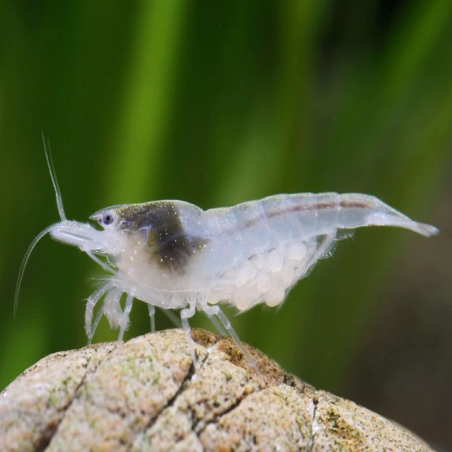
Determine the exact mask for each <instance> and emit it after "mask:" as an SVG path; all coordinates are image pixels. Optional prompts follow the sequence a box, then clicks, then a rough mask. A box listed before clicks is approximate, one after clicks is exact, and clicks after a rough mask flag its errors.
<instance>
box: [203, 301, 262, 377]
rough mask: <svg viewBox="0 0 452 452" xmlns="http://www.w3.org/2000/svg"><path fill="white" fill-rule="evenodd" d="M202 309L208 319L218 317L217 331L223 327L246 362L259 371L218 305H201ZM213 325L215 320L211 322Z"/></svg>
mask: <svg viewBox="0 0 452 452" xmlns="http://www.w3.org/2000/svg"><path fill="white" fill-rule="evenodd" d="M202 309H203V311H204V312H205V313H206V314H207V315H208V317H209V318H210V319H212V320H213V318H214V316H215V317H217V318H218V320H219V322H220V324H221V328H218V327H217V328H218V329H219V331H221V330H222V329H225V330H226V331H227V332H228V334H229V336H230V337H232V339H234V342H235V343H236V344H237V347H238V348H239V350H240V351H241V352H242V354H243V356H244V358H245V359H246V360H247V361H248V363H249V364H250V365H251V366H253V368H254V369H255V370H256V371H257V372H259V368H258V367H257V365H256V362H255V361H254V359H253V357H252V356H251V354H250V353H249V351H248V350H247V349H246V348H245V347H244V345H243V343H242V341H241V340H240V339H239V336H238V334H237V333H236V332H235V331H234V328H232V325H231V322H230V321H229V319H228V318H227V317H226V315H225V314H224V312H223V311H222V310H221V309H220V307H219V306H218V305H215V306H208V305H206V306H203V307H202ZM213 323H214V325H215V326H217V325H216V322H213Z"/></svg>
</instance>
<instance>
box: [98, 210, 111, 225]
mask: <svg viewBox="0 0 452 452" xmlns="http://www.w3.org/2000/svg"><path fill="white" fill-rule="evenodd" d="M114 221H115V217H114V215H113V213H112V212H110V211H107V212H104V213H103V215H102V219H101V221H100V223H101V224H102V225H104V226H108V225H109V224H112V223H113V222H114Z"/></svg>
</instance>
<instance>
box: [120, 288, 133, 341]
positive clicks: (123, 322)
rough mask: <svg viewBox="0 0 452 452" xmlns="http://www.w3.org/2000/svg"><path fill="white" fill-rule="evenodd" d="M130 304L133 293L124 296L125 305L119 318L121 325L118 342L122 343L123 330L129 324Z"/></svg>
mask: <svg viewBox="0 0 452 452" xmlns="http://www.w3.org/2000/svg"><path fill="white" fill-rule="evenodd" d="M132 304H133V295H129V294H127V297H126V306H125V308H124V313H123V314H122V320H121V326H120V329H119V337H118V342H119V343H120V344H122V340H123V338H124V332H125V330H126V329H127V327H128V326H129V315H130V311H131V310H132Z"/></svg>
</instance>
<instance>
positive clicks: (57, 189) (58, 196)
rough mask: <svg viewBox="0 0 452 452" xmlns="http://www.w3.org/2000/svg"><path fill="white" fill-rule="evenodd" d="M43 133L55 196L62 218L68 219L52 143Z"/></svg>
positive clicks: (63, 219)
mask: <svg viewBox="0 0 452 452" xmlns="http://www.w3.org/2000/svg"><path fill="white" fill-rule="evenodd" d="M41 133H42V142H43V143H44V151H45V154H46V160H47V166H48V168H49V173H50V177H51V179H52V184H53V188H54V189H55V198H56V203H57V208H58V213H59V214H60V218H61V220H62V221H65V220H67V217H66V213H65V212H64V206H63V198H62V196H61V190H60V186H59V185H58V179H57V177H56V172H55V167H54V165H53V158H52V150H51V149H50V143H49V142H47V143H46V139H45V136H44V132H41Z"/></svg>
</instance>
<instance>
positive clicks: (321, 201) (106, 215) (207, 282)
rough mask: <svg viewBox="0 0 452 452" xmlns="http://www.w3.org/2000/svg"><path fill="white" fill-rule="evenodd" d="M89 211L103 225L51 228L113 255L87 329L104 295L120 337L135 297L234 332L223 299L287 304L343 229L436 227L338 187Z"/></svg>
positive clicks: (94, 252)
mask: <svg viewBox="0 0 452 452" xmlns="http://www.w3.org/2000/svg"><path fill="white" fill-rule="evenodd" d="M91 219H93V220H97V221H98V222H99V224H100V225H101V226H102V227H103V228H104V229H103V230H97V229H95V228H94V227H92V226H90V225H88V224H83V223H78V222H76V221H69V220H63V221H62V222H60V223H57V224H56V225H54V227H53V228H52V229H51V230H50V235H51V236H52V237H53V238H54V239H56V240H59V241H61V242H63V243H67V244H70V245H73V246H77V247H79V248H80V249H81V250H82V251H85V252H87V253H88V254H90V256H91V257H93V258H96V256H99V257H102V256H104V257H106V258H107V261H106V262H105V261H104V260H99V262H100V263H101V264H103V265H104V266H105V267H106V268H107V270H109V271H110V272H111V273H112V275H111V276H109V277H107V278H106V282H105V283H104V284H103V286H101V287H100V289H98V290H97V291H96V292H95V294H93V295H92V296H91V297H90V299H89V300H88V307H87V317H86V329H87V333H88V335H89V337H90V338H91V337H92V335H93V333H94V328H95V326H96V325H97V322H98V321H99V317H98V319H97V320H96V321H95V323H94V328H93V325H92V314H93V308H94V305H95V304H96V302H97V301H98V300H99V299H100V298H101V297H102V296H103V295H104V294H105V300H104V306H103V308H102V309H101V311H100V315H102V313H104V314H105V315H106V316H107V318H108V319H109V320H110V323H111V325H112V326H117V327H120V329H121V337H122V334H123V331H124V329H125V328H126V327H127V323H128V312H130V309H131V303H132V299H133V298H137V299H140V300H142V301H144V302H146V303H148V304H149V306H151V307H152V308H153V307H159V308H163V309H182V321H183V324H184V326H185V329H186V332H187V334H189V331H190V330H189V326H188V321H187V319H188V318H189V317H191V316H192V315H193V314H194V312H195V311H196V310H197V309H198V310H202V311H204V312H206V313H207V314H208V315H209V316H220V322H221V323H222V324H223V326H224V327H225V328H226V329H227V330H229V331H230V332H231V328H230V324H229V322H227V320H226V319H225V317H224V316H222V314H220V313H221V311H220V310H219V307H218V306H216V305H217V304H218V303H227V304H231V305H234V306H236V307H237V309H238V310H240V311H243V310H246V309H249V308H251V307H253V306H255V305H257V304H260V303H266V304H267V305H268V306H277V305H279V304H281V303H282V302H283V301H284V298H285V297H286V295H287V293H288V292H289V290H290V289H291V287H292V286H293V285H294V284H295V283H296V282H297V281H298V280H299V279H301V278H303V277H304V276H306V275H307V273H308V272H309V271H310V270H311V269H312V268H313V266H314V265H315V263H316V262H317V261H318V260H319V259H321V258H323V257H326V256H328V253H329V252H330V250H331V247H332V246H333V244H334V243H335V241H336V240H337V239H338V234H339V235H341V231H345V232H347V231H349V232H351V231H352V230H354V229H356V228H359V227H363V226H374V225H379V226H383V225H384V226H397V227H402V228H406V229H410V230H412V231H415V232H418V233H420V234H422V235H425V236H430V235H433V234H436V233H437V232H438V230H437V229H436V228H435V227H433V226H429V225H425V224H422V223H417V222H415V221H413V220H411V219H409V218H408V217H406V216H405V215H403V214H401V213H400V212H397V211H396V210H394V209H393V208H391V207H389V206H388V205H386V204H384V203H383V202H381V201H380V200H379V199H377V198H375V197H373V196H366V195H360V194H346V195H338V194H336V193H324V194H319V195H314V194H294V195H278V196H271V197H268V198H264V199H262V200H259V201H252V202H247V203H243V204H239V205H237V206H234V207H230V208H221V209H211V210H207V211H203V210H201V209H200V208H199V207H197V206H195V205H192V204H189V203H186V202H182V201H156V202H149V203H144V204H132V205H122V206H115V207H110V208H108V209H104V210H101V211H99V212H97V213H95V214H94V215H93V216H92V217H91ZM342 235H343V233H342ZM98 259H99V258H98ZM123 293H125V294H127V299H126V306H125V308H124V310H123V309H122V307H121V305H120V299H121V296H122V294H123ZM151 312H153V311H152V310H151Z"/></svg>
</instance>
